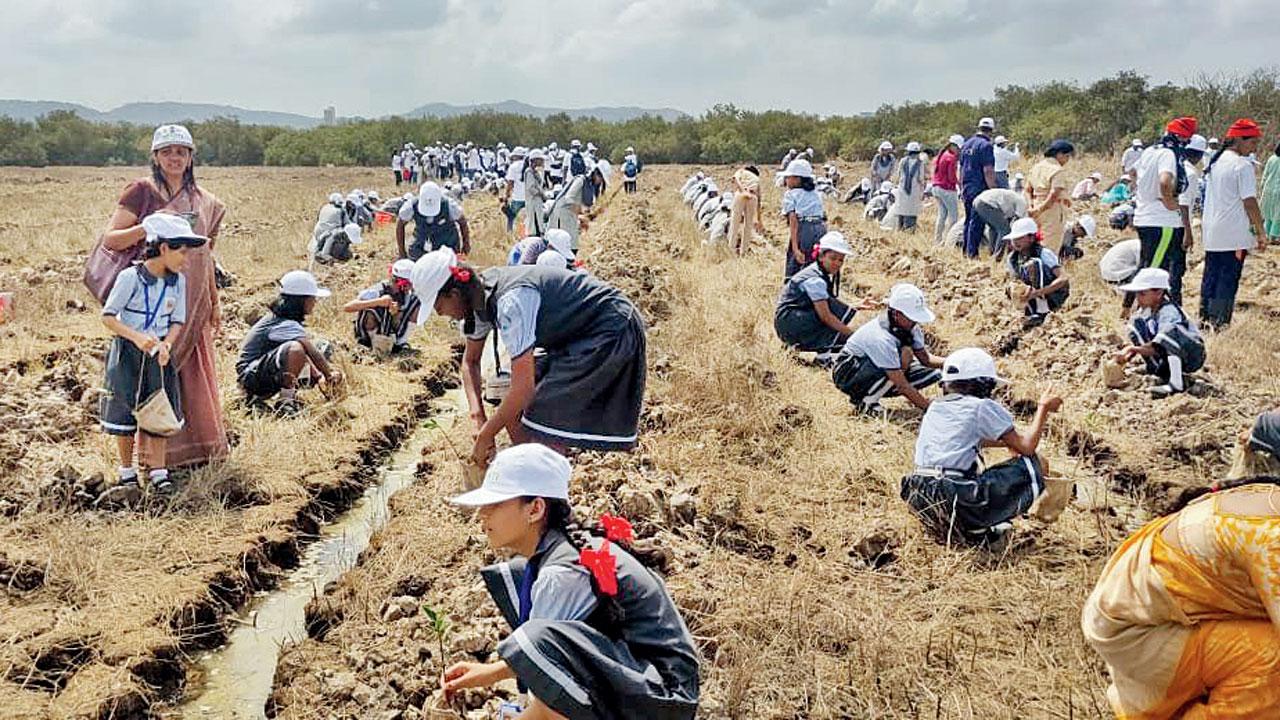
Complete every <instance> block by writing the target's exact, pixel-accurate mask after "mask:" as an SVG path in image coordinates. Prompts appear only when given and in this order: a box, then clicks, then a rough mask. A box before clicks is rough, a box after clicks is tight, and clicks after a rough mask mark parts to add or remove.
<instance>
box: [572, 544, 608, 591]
mask: <svg viewBox="0 0 1280 720" xmlns="http://www.w3.org/2000/svg"><path fill="white" fill-rule="evenodd" d="M578 562H579V563H580V564H581V565H582V567H584V568H586V569H587V570H589V571H590V572H591V577H593V578H595V579H596V586H597V587H599V588H600V592H602V593H604V594H605V595H608V596H609V597H614V596H616V595H617V594H618V559H617V558H615V557H614V556H613V553H611V552H609V541H608V540H605V541H604V542H602V543H600V549H599V550H592V549H590V548H584V549H583V550H582V553H581V554H579V555H578Z"/></svg>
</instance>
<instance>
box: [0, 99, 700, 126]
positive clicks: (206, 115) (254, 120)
mask: <svg viewBox="0 0 1280 720" xmlns="http://www.w3.org/2000/svg"><path fill="white" fill-rule="evenodd" d="M55 110H70V111H72V112H75V113H76V114H77V115H79V116H80V117H82V118H84V119H85V120H89V121H90V122H127V123H135V124H138V125H161V124H163V123H170V122H180V121H183V120H192V121H195V122H202V121H205V120H211V119H213V118H215V117H234V118H238V119H239V120H240V122H242V123H244V124H246V125H277V126H280V127H290V128H312V127H316V126H317V125H320V124H321V123H322V122H323V121H322V120H321V119H320V118H318V117H310V116H308V115H298V114H295V113H284V112H272V111H269V110H246V109H244V108H240V107H235V106H233V105H213V104H208V103H179V102H139V103H129V104H128V105H121V106H120V107H118V108H115V109H114V110H108V111H106V112H103V111H101V110H95V109H94V108H91V107H88V106H86V105H80V104H78V103H67V102H54V101H45V100H0V116H8V117H11V118H15V119H18V120H35V119H36V118H38V117H40V116H41V115H46V114H48V113H50V112H53V111H55ZM482 110H484V111H493V112H500V113H511V114H513V115H525V116H529V117H536V118H545V117H548V116H550V115H555V114H558V113H565V114H567V115H568V116H569V117H573V118H579V117H594V118H598V119H600V120H604V121H605V122H624V121H627V120H631V119H633V118H638V117H642V116H644V115H653V116H656V117H661V118H665V119H667V120H676V119H678V118H681V117H683V116H684V113H682V112H680V111H679V110H673V109H672V108H658V109H647V108H639V107H592V108H577V109H571V108H546V107H538V106H536V105H529V104H527V103H522V102H518V101H516V100H504V101H503V102H499V103H485V104H479V105H450V104H448V103H430V104H427V105H423V106H421V107H418V108H415V109H414V110H411V111H409V112H407V113H402V114H401V117H409V118H422V117H440V118H447V117H455V116H458V115H466V114H469V113H473V112H477V111H482Z"/></svg>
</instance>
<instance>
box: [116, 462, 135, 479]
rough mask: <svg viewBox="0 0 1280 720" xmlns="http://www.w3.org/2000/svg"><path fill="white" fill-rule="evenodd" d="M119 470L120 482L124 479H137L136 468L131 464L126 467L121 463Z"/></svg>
mask: <svg viewBox="0 0 1280 720" xmlns="http://www.w3.org/2000/svg"><path fill="white" fill-rule="evenodd" d="M119 472H120V481H121V482H124V481H126V480H137V479H138V468H136V467H133V466H132V465H130V466H128V467H126V466H124V465H121V466H120V471H119Z"/></svg>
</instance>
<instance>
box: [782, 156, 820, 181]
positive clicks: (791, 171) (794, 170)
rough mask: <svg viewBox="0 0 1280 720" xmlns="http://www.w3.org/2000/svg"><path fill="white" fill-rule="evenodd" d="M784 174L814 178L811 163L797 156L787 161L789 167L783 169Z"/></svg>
mask: <svg viewBox="0 0 1280 720" xmlns="http://www.w3.org/2000/svg"><path fill="white" fill-rule="evenodd" d="M782 176H783V177H800V178H812V177H813V166H812V165H810V164H809V161H808V160H802V159H799V158H797V159H795V160H792V161H791V162H789V163H787V169H786V170H783V171H782Z"/></svg>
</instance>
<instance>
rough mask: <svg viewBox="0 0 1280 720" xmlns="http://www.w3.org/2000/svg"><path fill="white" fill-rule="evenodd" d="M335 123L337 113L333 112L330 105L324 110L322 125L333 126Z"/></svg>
mask: <svg viewBox="0 0 1280 720" xmlns="http://www.w3.org/2000/svg"><path fill="white" fill-rule="evenodd" d="M337 122H338V113H337V111H336V110H334V108H333V106H332V105H330V106H329V107H327V108H325V109H324V124H325V125H334V124H336V123H337Z"/></svg>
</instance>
